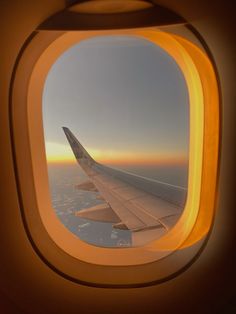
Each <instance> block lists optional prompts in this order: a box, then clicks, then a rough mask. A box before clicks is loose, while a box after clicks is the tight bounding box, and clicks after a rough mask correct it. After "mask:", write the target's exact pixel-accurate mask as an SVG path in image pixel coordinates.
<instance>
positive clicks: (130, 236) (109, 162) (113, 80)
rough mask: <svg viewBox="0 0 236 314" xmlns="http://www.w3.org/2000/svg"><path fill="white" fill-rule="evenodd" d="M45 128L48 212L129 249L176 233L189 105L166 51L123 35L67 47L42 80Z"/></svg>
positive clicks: (80, 232)
mask: <svg viewBox="0 0 236 314" xmlns="http://www.w3.org/2000/svg"><path fill="white" fill-rule="evenodd" d="M43 122H44V133H45V145H46V154H47V161H48V173H49V183H50V191H51V199H52V206H53V208H54V209H55V212H56V214H57V216H58V218H59V219H60V221H61V222H62V223H63V224H64V225H65V226H66V227H67V228H68V229H69V230H70V231H71V232H72V233H74V234H76V235H77V236H78V237H79V238H81V239H82V240H84V241H86V242H87V243H90V244H93V245H97V246H103V247H120V246H122V247H130V246H140V245H144V244H146V243H148V242H150V241H152V240H153V239H157V238H159V237H161V236H163V235H164V234H165V233H166V232H168V231H169V230H170V229H171V228H172V227H173V225H174V224H175V223H176V221H177V220H178V218H179V217H180V215H181V212H182V211H183V209H184V204H185V199H186V195H187V185H188V147H189V145H188V141H189V99H188V91H187V86H186V82H185V80H184V77H183V74H182V73H181V70H180V69H179V67H178V66H177V64H176V63H175V61H174V60H173V59H172V58H171V57H170V56H169V55H168V54H167V53H166V52H165V51H164V50H163V49H161V48H160V47H158V46H157V45H154V44H153V43H151V42H149V41H147V40H145V39H142V38H139V37H134V36H122V35H120V36H117V35H114V36H98V37H93V38H90V39H86V40H84V41H81V42H80V43H79V44H77V45H75V46H73V47H71V48H70V49H68V50H67V51H66V52H65V53H64V54H63V55H61V56H60V57H59V59H58V60H57V61H56V62H55V63H54V65H53V66H52V68H51V70H50V72H49V74H48V76H47V79H46V82H45V87H44V93H43ZM62 127H65V128H64V130H63V129H62ZM71 132H72V133H71ZM77 140H78V142H79V144H78V142H76V141H77ZM80 145H81V146H80ZM73 148H74V149H73ZM73 150H74V152H75V153H76V154H77V156H76V157H77V161H76V158H75V155H74V153H73ZM85 150H86V151H85Z"/></svg>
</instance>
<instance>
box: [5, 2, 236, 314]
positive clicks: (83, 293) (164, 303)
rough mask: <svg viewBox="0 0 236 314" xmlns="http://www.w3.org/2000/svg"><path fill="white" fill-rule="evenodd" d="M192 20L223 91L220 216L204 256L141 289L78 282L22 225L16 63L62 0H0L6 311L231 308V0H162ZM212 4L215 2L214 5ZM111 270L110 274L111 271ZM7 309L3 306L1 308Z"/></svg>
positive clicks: (210, 310)
mask: <svg viewBox="0 0 236 314" xmlns="http://www.w3.org/2000/svg"><path fill="white" fill-rule="evenodd" d="M156 2H158V3H159V4H163V5H164V6H166V7H169V8H170V9H173V10H174V11H176V12H177V13H179V14H180V15H182V16H183V17H184V18H186V20H188V21H190V22H191V23H192V24H193V25H194V26H195V28H196V29H197V30H198V31H199V32H200V33H201V35H202V36H203V38H204V39H205V41H206V42H207V44H208V46H209V48H210V50H211V52H212V54H213V57H214V59H215V62H216V65H217V69H218V72H219V80H220V85H221V90H222V153H221V162H220V177H219V190H218V204H217V212H216V220H215V225H214V228H213V232H212V235H211V237H210V240H209V242H208V244H207V246H206V248H205V250H204V251H203V253H202V254H201V256H200V258H199V259H198V260H197V261H196V262H195V263H194V264H193V265H192V266H191V267H190V268H189V269H188V270H187V271H186V272H184V273H183V274H181V275H179V276H178V277H176V278H175V279H173V280H171V281H168V282H166V283H163V284H161V285H156V286H151V287H146V288H137V289H101V288H92V287H86V286H80V285H78V284H75V283H73V282H70V281H68V280H67V279H65V278H62V277H60V276H59V275H58V274H56V273H55V272H53V270H51V269H50V268H48V266H46V265H45V264H44V263H43V262H42V261H41V259H40V258H39V257H38V255H37V254H36V253H35V251H34V250H33V248H32V246H31V244H30V242H29V240H28V238H27V236H26V233H25V230H24V227H23V224H22V220H21V215H20V210H19V202H18V196H17V191H16V183H15V177H14V167H13V160H12V151H11V143H10V128H9V98H8V96H9V87H10V80H11V75H12V71H13V67H14V62H15V60H16V58H17V55H18V53H19V51H20V48H21V46H22V45H23V43H24V41H25V40H26V39H27V37H28V36H29V35H30V33H31V32H32V31H33V30H34V29H35V28H36V27H37V25H39V24H40V23H41V22H43V21H44V20H45V19H46V18H48V17H49V16H51V15H52V14H53V13H55V12H57V11H60V10H62V9H63V8H64V6H65V3H64V1H62V0H50V1H48V0H37V1H36V0H34V1H32V0H31V1H29V0H22V1H17V0H11V1H4V0H3V1H1V3H0V8H1V19H0V34H1V36H0V39H1V49H0V62H1V69H0V82H1V86H0V89H1V93H0V96H1V101H0V126H1V129H0V147H1V155H0V200H1V202H0V252H1V253H0V278H1V280H0V282H1V287H0V300H1V301H0V312H1V313H18V312H23V313H35V314H37V313H45V314H47V313H50V314H51V313H66V314H69V313H109V314H110V313H165V314H166V313H174V312H176V313H181V312H182V313H201V314H202V313H210V314H211V313H222V312H223V310H228V312H226V311H225V312H224V313H231V312H230V311H231V310H232V313H233V307H235V304H232V302H233V301H232V300H233V293H234V291H233V288H232V287H233V284H234V281H235V279H236V278H235V270H234V267H235V265H234V263H235V253H234V251H235V239H236V237H235V218H236V211H235V210H234V206H233V204H232V201H233V191H232V188H233V178H232V176H233V174H232V172H233V171H232V170H233V169H234V168H233V162H234V157H233V153H234V145H235V142H234V136H235V135H234V133H235V132H234V128H233V126H234V116H235V103H234V102H235V99H236V88H235V81H236V80H235V63H234V62H235V57H234V56H235V51H234V48H235V47H234V45H233V42H234V41H235V34H234V27H233V24H234V18H235V17H234V16H233V1H218V2H217V1H205V0H162V1H161V0H160V1H156ZM209 2H211V3H210V4H209ZM111 276H112V274H111ZM3 308H4V310H2V309H3Z"/></svg>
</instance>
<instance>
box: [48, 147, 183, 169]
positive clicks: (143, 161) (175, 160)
mask: <svg viewBox="0 0 236 314" xmlns="http://www.w3.org/2000/svg"><path fill="white" fill-rule="evenodd" d="M88 152H89V153H90V154H91V156H92V157H93V158H94V159H95V160H96V161H97V162H100V163H104V164H112V165H116V164H137V165H170V164H175V165H176V164H186V163H187V162H188V160H187V158H186V154H184V152H183V153H182V152H176V151H175V152H155V151H152V152H131V151H114V150H103V151H102V150H99V149H93V148H88ZM46 156H47V161H48V162H50V163H72V162H74V161H75V157H74V155H73V153H72V151H71V148H70V147H69V145H64V144H59V143H52V142H46Z"/></svg>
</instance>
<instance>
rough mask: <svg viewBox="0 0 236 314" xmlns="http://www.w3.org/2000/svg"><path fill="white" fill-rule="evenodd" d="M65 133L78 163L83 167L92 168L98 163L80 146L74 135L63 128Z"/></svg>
mask: <svg viewBox="0 0 236 314" xmlns="http://www.w3.org/2000/svg"><path fill="white" fill-rule="evenodd" d="M62 129H63V131H64V132H65V135H66V138H67V140H68V142H69V144H70V146H71V149H72V151H73V153H74V155H75V158H76V160H77V161H78V163H79V164H80V165H81V166H82V165H87V166H91V165H93V164H95V163H96V161H95V160H94V159H93V158H92V157H91V156H90V155H89V153H88V152H87V151H86V150H85V148H84V147H83V146H82V145H81V144H80V142H79V141H78V140H77V138H76V137H75V136H74V134H73V133H72V132H71V131H70V130H69V129H68V128H66V127H62Z"/></svg>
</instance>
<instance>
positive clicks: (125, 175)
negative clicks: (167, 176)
mask: <svg viewBox="0 0 236 314" xmlns="http://www.w3.org/2000/svg"><path fill="white" fill-rule="evenodd" d="M63 130H64V132H65V135H66V137H67V140H68V142H69V144H70V146H71V149H72V151H73V153H74V155H75V158H76V160H77V162H78V163H79V165H80V166H81V168H82V169H83V170H84V171H85V173H86V174H87V175H88V177H89V179H90V181H88V182H84V183H82V184H80V185H78V188H79V189H82V190H88V191H99V192H100V194H101V199H103V200H104V204H99V205H96V206H93V207H91V208H86V209H82V210H80V211H78V212H77V214H76V215H77V216H79V217H82V218H86V219H90V220H95V221H102V222H111V223H114V224H113V228H117V229H127V230H130V231H131V232H132V245H133V246H141V245H144V244H146V243H148V242H151V241H152V240H155V239H157V238H159V237H161V236H162V235H164V234H165V233H166V232H168V230H169V229H170V228H171V227H172V226H173V225H174V224H175V223H176V222H177V220H178V219H179V217H180V215H181V212H182V209H183V207H184V204H185V200H186V195H187V190H186V189H185V188H183V187H179V186H175V185H171V184H167V183H163V182H159V181H156V180H153V179H148V178H145V177H142V176H138V175H135V174H132V173H129V172H125V171H121V170H118V169H113V168H110V167H107V166H104V165H101V164H99V163H98V162H96V161H95V160H94V159H93V158H92V157H91V156H90V155H89V153H88V152H87V151H86V150H85V148H84V147H83V146H82V145H81V144H80V143H79V141H78V140H77V138H76V137H75V136H74V135H73V133H72V132H71V131H70V130H69V129H68V128H66V127H63Z"/></svg>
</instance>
